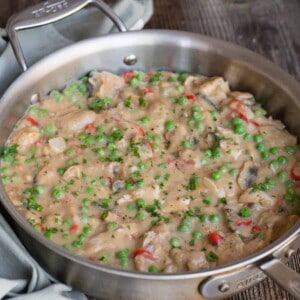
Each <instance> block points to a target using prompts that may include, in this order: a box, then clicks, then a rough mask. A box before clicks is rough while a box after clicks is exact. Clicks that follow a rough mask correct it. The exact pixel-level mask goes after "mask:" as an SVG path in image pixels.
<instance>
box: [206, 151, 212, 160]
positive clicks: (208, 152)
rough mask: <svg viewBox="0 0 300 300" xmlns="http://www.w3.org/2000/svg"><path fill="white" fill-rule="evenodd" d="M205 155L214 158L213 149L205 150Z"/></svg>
mask: <svg viewBox="0 0 300 300" xmlns="http://www.w3.org/2000/svg"><path fill="white" fill-rule="evenodd" d="M204 155H205V156H206V157H208V158H212V151H211V149H208V150H205V152H204Z"/></svg>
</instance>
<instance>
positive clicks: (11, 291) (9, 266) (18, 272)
mask: <svg viewBox="0 0 300 300" xmlns="http://www.w3.org/2000/svg"><path fill="white" fill-rule="evenodd" d="M0 240H1V244H0V299H2V298H3V297H4V296H6V297H10V298H13V299H18V300H33V299H43V300H46V299H49V300H52V299H59V300H66V299H72V298H73V299H78V300H81V299H82V300H84V299H87V298H86V297H85V296H84V295H83V294H82V293H79V292H75V291H73V292H72V293H68V292H70V291H71V288H70V287H68V286H66V285H64V284H61V283H55V280H53V279H52V278H51V277H50V276H49V275H48V274H47V273H46V272H45V271H44V270H43V269H42V268H41V267H40V266H39V265H38V263H37V262H36V261H35V260H34V259H33V258H32V257H31V256H30V254H29V253H28V252H27V250H26V249H25V248H24V246H23V245H22V244H21V242H20V240H19V239H18V237H17V236H16V235H15V233H14V232H13V230H12V229H11V227H10V226H9V225H8V223H7V221H6V220H5V219H4V217H3V216H2V215H0ZM22 294H25V295H22Z"/></svg>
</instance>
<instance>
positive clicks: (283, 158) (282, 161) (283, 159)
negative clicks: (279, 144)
mask: <svg viewBox="0 0 300 300" xmlns="http://www.w3.org/2000/svg"><path fill="white" fill-rule="evenodd" d="M277 161H278V163H279V164H280V165H285V164H287V163H288V159H287V157H286V156H279V157H278V159H277Z"/></svg>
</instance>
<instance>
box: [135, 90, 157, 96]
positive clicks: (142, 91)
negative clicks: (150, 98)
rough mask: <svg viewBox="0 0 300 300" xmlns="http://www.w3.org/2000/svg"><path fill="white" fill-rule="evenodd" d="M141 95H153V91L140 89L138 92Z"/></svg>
mask: <svg viewBox="0 0 300 300" xmlns="http://www.w3.org/2000/svg"><path fill="white" fill-rule="evenodd" d="M139 92H140V93H141V94H142V95H145V94H153V93H155V91H154V90H153V89H140V91H139Z"/></svg>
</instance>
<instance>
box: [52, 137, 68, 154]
mask: <svg viewBox="0 0 300 300" xmlns="http://www.w3.org/2000/svg"><path fill="white" fill-rule="evenodd" d="M49 145H50V147H51V149H52V150H53V151H54V152H55V153H61V152H64V151H65V150H66V148H67V144H66V142H65V140H64V139H63V138H62V137H56V138H53V139H50V140H49Z"/></svg>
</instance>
